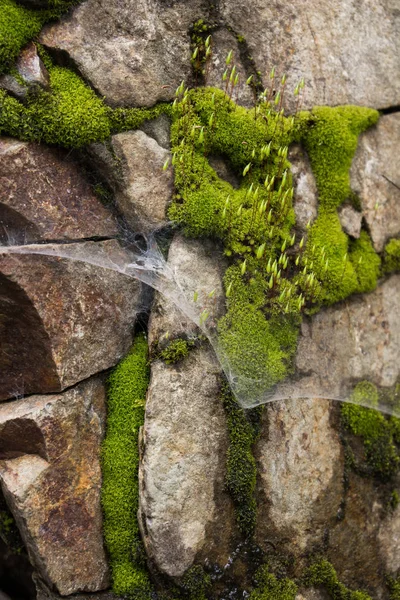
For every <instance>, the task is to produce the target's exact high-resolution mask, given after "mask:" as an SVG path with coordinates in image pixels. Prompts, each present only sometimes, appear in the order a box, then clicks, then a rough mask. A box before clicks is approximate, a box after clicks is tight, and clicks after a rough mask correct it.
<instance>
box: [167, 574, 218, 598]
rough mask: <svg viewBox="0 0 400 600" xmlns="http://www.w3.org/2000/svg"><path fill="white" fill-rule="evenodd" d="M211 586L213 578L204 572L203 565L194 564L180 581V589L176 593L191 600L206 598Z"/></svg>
mask: <svg viewBox="0 0 400 600" xmlns="http://www.w3.org/2000/svg"><path fill="white" fill-rule="evenodd" d="M210 586H211V578H210V576H209V575H207V574H206V573H205V572H204V569H203V567H202V566H200V565H193V567H190V569H188V570H187V571H186V573H185V574H184V575H183V577H182V578H181V580H180V581H179V588H180V590H179V592H178V593H177V594H176V595H177V596H178V597H180V598H182V597H183V598H190V600H206V592H207V591H208V590H209V588H210Z"/></svg>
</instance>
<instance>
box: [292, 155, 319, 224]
mask: <svg viewBox="0 0 400 600" xmlns="http://www.w3.org/2000/svg"><path fill="white" fill-rule="evenodd" d="M289 161H290V164H291V171H292V175H293V186H294V196H293V207H294V212H295V215H296V227H298V228H299V229H300V230H301V231H303V232H306V227H307V224H308V223H313V222H314V220H315V219H316V217H317V213H318V196H317V185H316V183H315V179H314V175H313V172H312V169H311V164H310V161H309V159H308V156H307V153H306V151H305V150H304V149H303V147H302V146H301V145H300V144H292V146H290V149H289Z"/></svg>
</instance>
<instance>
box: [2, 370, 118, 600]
mask: <svg viewBox="0 0 400 600" xmlns="http://www.w3.org/2000/svg"><path fill="white" fill-rule="evenodd" d="M104 420H105V391H104V384H103V382H102V381H101V380H100V379H91V380H89V381H86V382H85V383H83V384H80V385H79V386H76V387H75V388H72V389H70V390H68V391H66V392H64V393H63V394H58V395H45V396H31V397H30V398H27V399H24V400H19V401H17V402H12V403H8V404H3V405H2V406H0V439H1V448H0V458H1V460H0V481H1V486H2V490H3V493H4V496H5V498H6V500H7V503H8V506H9V507H10V509H11V511H12V513H13V515H14V518H15V519H16V521H17V524H18V527H19V530H20V532H21V535H22V537H23V540H24V542H25V545H26V548H27V550H28V553H29V557H30V560H31V562H32V564H33V566H34V567H35V568H36V569H37V571H38V572H39V573H40V575H41V577H42V578H43V579H44V580H45V581H46V582H47V584H48V585H49V586H54V587H55V588H56V590H57V591H58V592H59V593H60V594H62V595H67V594H72V593H74V592H77V591H87V592H89V591H92V592H95V591H98V590H102V589H105V588H106V587H107V586H108V568H107V560H106V556H105V552H104V548H103V537H102V513H101V506H100V488H101V470H100V460H99V458H100V443H101V440H102V437H103V432H104Z"/></svg>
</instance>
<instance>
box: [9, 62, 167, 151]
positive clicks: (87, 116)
mask: <svg viewBox="0 0 400 600" xmlns="http://www.w3.org/2000/svg"><path fill="white" fill-rule="evenodd" d="M41 56H42V58H43V57H44V58H45V60H46V62H47V67H48V71H49V76H50V85H51V92H46V91H43V90H42V91H37V92H36V93H32V94H30V96H29V97H28V99H27V101H26V102H24V103H22V102H19V101H18V100H16V99H15V98H13V97H12V96H10V95H9V94H7V93H6V92H5V91H4V90H0V134H7V135H11V136H13V137H17V138H18V139H21V140H27V141H36V142H45V143H46V144H56V145H58V146H63V147H65V148H80V147H82V146H85V145H87V144H90V143H91V142H95V141H104V140H105V139H107V138H108V137H110V135H111V133H115V132H119V131H122V130H125V129H136V128H137V127H138V126H139V125H140V124H141V123H143V122H144V121H146V120H148V119H152V118H156V117H157V116H159V115H160V114H161V113H162V112H168V111H169V110H170V107H169V105H165V104H160V105H158V106H156V107H154V108H150V109H139V108H130V109H123V108H117V109H114V110H113V109H111V108H109V107H108V106H106V105H105V104H104V102H103V101H102V100H101V99H100V98H99V97H98V96H96V94H95V93H94V91H93V90H92V89H91V88H89V87H88V86H87V85H86V84H85V83H84V81H83V80H82V79H81V78H80V77H79V76H78V75H76V74H75V73H73V72H72V71H70V70H69V69H66V68H64V67H55V66H53V65H52V64H51V61H50V59H49V58H48V56H46V55H45V54H44V53H43V51H41Z"/></svg>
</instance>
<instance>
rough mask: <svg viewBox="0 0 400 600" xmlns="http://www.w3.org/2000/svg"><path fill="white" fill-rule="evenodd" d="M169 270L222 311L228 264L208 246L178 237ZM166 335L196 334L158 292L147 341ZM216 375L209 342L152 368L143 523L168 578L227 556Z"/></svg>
mask: <svg viewBox="0 0 400 600" xmlns="http://www.w3.org/2000/svg"><path fill="white" fill-rule="evenodd" d="M168 265H169V267H170V268H171V270H172V271H173V272H174V273H175V276H176V279H177V281H178V282H179V284H180V285H181V287H182V290H183V292H184V293H187V294H188V296H189V300H190V299H191V298H192V297H193V291H195V290H198V291H199V300H198V302H199V303H200V304H201V303H202V301H204V299H205V297H206V296H207V294H208V293H209V291H211V290H213V289H215V290H216V292H215V299H216V307H215V310H216V311H218V310H220V302H221V298H223V293H222V272H223V271H222V268H223V267H222V261H221V260H219V257H218V252H217V251H216V248H215V246H214V245H213V244H211V242H209V243H206V244H202V243H201V242H199V241H197V240H187V239H185V238H183V237H182V236H176V237H175V238H174V240H173V242H172V244H171V247H170V250H169V255H168ZM203 296H204V297H203ZM166 332H168V333H169V337H170V338H172V337H174V336H177V335H182V334H188V333H189V335H190V332H192V334H195V333H196V330H195V327H194V325H193V324H191V323H190V321H189V320H188V319H185V318H184V317H183V316H182V315H181V314H180V312H179V311H178V310H177V309H176V308H175V307H174V306H173V305H172V304H171V303H170V302H168V301H166V300H165V299H163V298H162V297H161V296H159V295H158V294H156V299H155V303H154V307H153V311H152V314H151V319H150V323H149V343H150V344H152V343H153V342H155V341H158V340H159V339H160V338H162V337H163V335H164V334H165V333H166ZM161 341H162V340H161ZM219 375H220V370H219V366H218V363H217V361H216V358H215V356H214V354H213V352H212V351H211V349H210V348H209V347H208V346H205V345H203V346H202V347H201V348H199V349H196V350H193V351H191V352H190V354H189V356H188V357H187V358H186V359H185V360H184V361H183V362H180V363H177V364H176V365H170V366H168V365H165V364H164V363H163V362H161V361H156V362H154V363H153V364H152V369H151V381H150V387H149V390H148V397H147V402H146V415H145V424H144V429H143V436H142V438H143V443H142V448H143V449H142V457H141V461H140V471H139V476H140V490H141V491H140V508H139V515H140V518H139V522H140V524H141V530H142V534H143V538H144V542H145V546H146V549H147V552H148V553H149V556H150V557H151V558H152V559H153V560H154V561H155V564H156V565H157V567H158V568H159V569H160V570H161V571H162V572H164V573H167V574H168V575H171V576H180V575H182V574H183V573H184V572H185V571H186V569H188V568H189V567H190V566H191V565H192V563H193V561H194V560H195V559H197V560H199V561H200V562H202V561H203V560H205V559H208V560H209V561H211V563H215V562H217V563H219V564H220V566H223V565H225V564H226V563H227V560H228V557H229V545H230V541H231V539H230V538H231V535H232V528H233V525H232V523H234V515H233V508H232V504H231V500H230V498H229V496H228V495H227V494H226V492H225V491H224V477H225V461H226V451H227V445H228V432H227V426H226V417H225V414H224V410H223V407H222V403H221V401H220V398H219V380H218V377H219ZM166 398H168V402H165V399H166Z"/></svg>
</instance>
